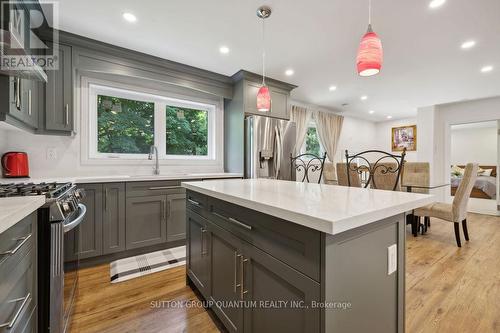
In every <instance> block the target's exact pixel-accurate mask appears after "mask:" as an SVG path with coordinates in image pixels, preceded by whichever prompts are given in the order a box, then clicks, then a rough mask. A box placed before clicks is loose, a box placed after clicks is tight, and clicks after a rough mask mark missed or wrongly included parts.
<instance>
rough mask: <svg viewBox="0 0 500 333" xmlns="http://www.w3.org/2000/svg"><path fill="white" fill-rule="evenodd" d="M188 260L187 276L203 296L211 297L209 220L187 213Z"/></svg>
mask: <svg viewBox="0 0 500 333" xmlns="http://www.w3.org/2000/svg"><path fill="white" fill-rule="evenodd" d="M186 215H187V228H186V229H187V241H186V251H187V253H186V259H187V274H188V275H189V277H190V278H191V280H192V281H193V283H194V284H195V285H196V287H197V288H198V290H199V291H200V292H201V294H202V295H203V296H204V297H205V298H208V297H209V296H210V251H209V250H210V244H211V237H210V236H211V235H210V233H209V232H208V230H207V220H205V219H204V218H203V217H201V216H200V215H198V214H196V213H193V212H192V211H187V214H186Z"/></svg>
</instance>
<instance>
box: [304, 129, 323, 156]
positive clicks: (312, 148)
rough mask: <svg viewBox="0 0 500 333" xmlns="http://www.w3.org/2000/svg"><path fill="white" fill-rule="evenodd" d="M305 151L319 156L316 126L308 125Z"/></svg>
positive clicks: (319, 149)
mask: <svg viewBox="0 0 500 333" xmlns="http://www.w3.org/2000/svg"><path fill="white" fill-rule="evenodd" d="M305 152H306V153H308V154H314V155H316V156H320V152H321V148H320V144H319V139H318V133H317V131H316V127H309V128H308V129H307V134H306V151H305Z"/></svg>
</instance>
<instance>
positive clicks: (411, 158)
mask: <svg viewBox="0 0 500 333" xmlns="http://www.w3.org/2000/svg"><path fill="white" fill-rule="evenodd" d="M416 124H417V118H407V119H399V120H391V121H383V122H379V123H376V125H375V137H374V139H375V146H376V148H377V149H379V150H383V151H386V152H392V142H391V141H392V128H393V127H400V126H408V125H416ZM419 148H420V136H419V132H418V126H417V151H418V150H419ZM405 160H406V161H408V162H415V161H416V160H417V152H416V151H408V152H406V158H405Z"/></svg>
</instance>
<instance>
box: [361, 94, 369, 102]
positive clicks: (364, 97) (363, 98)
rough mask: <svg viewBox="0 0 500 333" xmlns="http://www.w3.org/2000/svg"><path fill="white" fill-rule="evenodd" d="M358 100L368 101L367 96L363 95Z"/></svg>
mask: <svg viewBox="0 0 500 333" xmlns="http://www.w3.org/2000/svg"><path fill="white" fill-rule="evenodd" d="M360 99H361V100H362V101H366V100H367V99H368V96H366V95H363V96H361V97H360Z"/></svg>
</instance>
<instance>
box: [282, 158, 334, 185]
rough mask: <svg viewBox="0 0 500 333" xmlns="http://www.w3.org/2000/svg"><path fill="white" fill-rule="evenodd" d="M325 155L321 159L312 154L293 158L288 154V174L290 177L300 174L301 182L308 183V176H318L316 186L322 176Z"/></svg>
mask: <svg viewBox="0 0 500 333" xmlns="http://www.w3.org/2000/svg"><path fill="white" fill-rule="evenodd" d="M325 159H326V153H324V154H323V157H320V156H317V155H314V154H309V153H305V154H300V155H298V156H295V157H294V156H293V155H292V154H290V173H291V175H294V174H296V173H297V172H302V173H303V175H302V179H301V180H300V181H301V182H308V183H309V182H310V181H309V176H311V175H313V174H318V184H319V183H321V176H322V175H323V169H324V165H325ZM294 171H295V172H294Z"/></svg>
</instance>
